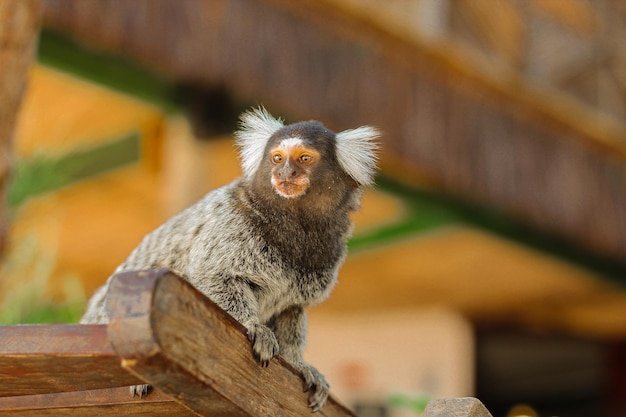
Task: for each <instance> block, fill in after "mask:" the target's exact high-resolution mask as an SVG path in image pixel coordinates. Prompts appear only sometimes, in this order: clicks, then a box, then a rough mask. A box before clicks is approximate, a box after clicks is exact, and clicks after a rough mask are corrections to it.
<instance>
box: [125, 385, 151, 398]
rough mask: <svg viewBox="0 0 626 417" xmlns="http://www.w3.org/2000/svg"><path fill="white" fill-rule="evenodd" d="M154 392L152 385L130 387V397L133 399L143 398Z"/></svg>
mask: <svg viewBox="0 0 626 417" xmlns="http://www.w3.org/2000/svg"><path fill="white" fill-rule="evenodd" d="M151 392H152V385H147V384H142V385H133V386H131V387H130V395H131V396H132V397H139V398H143V397H145V396H146V395H148V394H150V393H151Z"/></svg>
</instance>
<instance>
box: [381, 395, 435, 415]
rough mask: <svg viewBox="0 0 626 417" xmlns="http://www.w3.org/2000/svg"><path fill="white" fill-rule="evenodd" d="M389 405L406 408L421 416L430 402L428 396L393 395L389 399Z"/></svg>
mask: <svg viewBox="0 0 626 417" xmlns="http://www.w3.org/2000/svg"><path fill="white" fill-rule="evenodd" d="M388 402H389V405H390V406H391V407H396V408H404V409H408V410H411V411H413V412H415V414H416V415H420V414H421V413H423V412H424V410H425V409H426V406H427V405H428V403H429V402H430V397H429V396H428V395H419V394H417V395H409V394H393V395H391V396H390V397H389V400H388Z"/></svg>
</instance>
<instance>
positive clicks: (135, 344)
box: [107, 270, 353, 417]
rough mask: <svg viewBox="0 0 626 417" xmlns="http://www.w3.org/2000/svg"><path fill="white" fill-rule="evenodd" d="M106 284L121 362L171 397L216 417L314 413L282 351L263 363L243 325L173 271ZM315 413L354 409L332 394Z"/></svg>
mask: <svg viewBox="0 0 626 417" xmlns="http://www.w3.org/2000/svg"><path fill="white" fill-rule="evenodd" d="M109 291H110V292H109V295H110V296H109V299H110V300H112V301H111V303H110V304H109V305H108V306H107V308H108V311H109V314H110V316H111V323H110V325H109V327H108V330H109V339H110V341H111V344H112V345H113V348H114V350H115V351H116V352H117V354H118V355H119V356H120V357H122V358H123V359H122V366H123V367H124V368H126V369H127V370H128V371H130V372H131V373H133V374H135V375H137V376H138V377H139V378H140V379H142V380H144V381H147V382H149V383H150V384H151V385H153V386H154V387H157V388H158V389H160V390H162V391H163V392H165V393H167V394H169V395H171V396H172V397H173V398H175V399H176V401H178V402H180V403H181V404H183V405H185V406H187V407H189V408H190V409H192V410H194V411H196V412H197V413H199V414H200V415H207V416H209V415H210V416H213V417H216V416H259V415H272V416H302V415H308V414H310V413H311V410H310V409H309V408H308V406H307V394H306V393H304V392H303V391H302V380H301V378H300V376H299V375H298V373H297V372H296V371H295V369H294V368H292V367H291V366H290V365H289V364H288V363H287V362H285V361H284V360H283V359H282V358H275V359H273V360H272V362H271V364H270V366H269V367H267V368H262V367H260V366H259V365H258V364H257V363H256V362H255V360H254V359H253V356H252V352H251V348H250V343H249V342H248V339H247V337H246V335H245V329H244V328H243V326H242V325H241V324H239V323H238V322H237V321H235V319H233V318H232V317H231V316H229V315H228V314H227V313H225V312H224V311H223V310H221V309H220V308H219V307H218V306H217V305H215V304H214V303H213V302H211V301H210V300H209V299H208V298H206V297H204V296H203V295H202V294H201V293H200V292H198V291H197V290H196V289H194V288H193V287H192V286H191V285H190V284H188V283H187V282H185V281H183V280H182V279H180V278H178V277H177V276H175V275H174V274H173V273H171V272H170V271H168V270H148V271H140V272H125V273H121V274H118V275H116V276H115V277H114V278H113V280H112V282H111V287H110V289H109ZM148 398H149V397H148ZM319 415H321V416H352V415H353V414H352V413H350V412H349V411H348V410H347V409H346V408H344V407H343V406H341V405H340V404H338V403H337V402H336V401H335V400H333V399H332V398H331V399H329V401H328V403H327V404H326V405H325V406H324V407H323V408H322V410H321V411H320V412H319Z"/></svg>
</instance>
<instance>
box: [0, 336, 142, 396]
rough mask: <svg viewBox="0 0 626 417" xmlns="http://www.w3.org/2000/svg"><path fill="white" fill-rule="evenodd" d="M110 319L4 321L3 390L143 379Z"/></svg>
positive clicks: (0, 340)
mask: <svg viewBox="0 0 626 417" xmlns="http://www.w3.org/2000/svg"><path fill="white" fill-rule="evenodd" d="M106 330H107V329H106V326H105V325H88V326H87V325H27V326H0V396H2V397H5V396H10V395H28V394H44V393H50V392H63V391H77V390H89V389H98V388H110V387H116V386H117V387H119V386H124V385H126V386H127V385H132V384H137V383H139V382H140V380H138V379H137V377H134V376H132V375H130V374H129V373H128V372H126V371H125V370H124V369H122V368H121V367H120V360H119V357H118V356H117V355H116V354H115V352H114V351H113V349H112V347H111V345H110V343H109V341H108V338H107V333H106Z"/></svg>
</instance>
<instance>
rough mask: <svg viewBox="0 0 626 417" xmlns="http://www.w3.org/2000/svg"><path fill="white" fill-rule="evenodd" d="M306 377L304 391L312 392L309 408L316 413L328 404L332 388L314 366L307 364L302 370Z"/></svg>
mask: <svg viewBox="0 0 626 417" xmlns="http://www.w3.org/2000/svg"><path fill="white" fill-rule="evenodd" d="M300 370H301V371H302V376H303V377H304V391H305V392H306V391H310V394H309V407H310V408H311V411H312V412H314V413H316V412H318V411H320V408H322V407H323V406H324V404H326V400H327V399H328V392H329V390H330V386H329V385H328V382H326V378H324V375H322V374H321V373H320V372H319V371H318V370H317V369H315V368H314V367H313V366H311V365H309V364H307V363H305V364H303V365H302V367H301V369H300Z"/></svg>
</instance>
